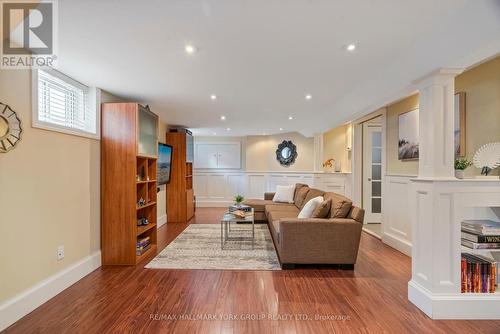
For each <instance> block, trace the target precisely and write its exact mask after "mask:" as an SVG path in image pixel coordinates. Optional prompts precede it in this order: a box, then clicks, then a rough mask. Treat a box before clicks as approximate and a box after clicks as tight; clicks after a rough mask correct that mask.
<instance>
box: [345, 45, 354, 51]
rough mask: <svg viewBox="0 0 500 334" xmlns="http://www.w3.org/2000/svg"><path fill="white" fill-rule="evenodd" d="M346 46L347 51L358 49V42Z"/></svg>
mask: <svg viewBox="0 0 500 334" xmlns="http://www.w3.org/2000/svg"><path fill="white" fill-rule="evenodd" d="M345 48H346V50H347V51H354V50H356V44H349V45H347V46H346V47H345Z"/></svg>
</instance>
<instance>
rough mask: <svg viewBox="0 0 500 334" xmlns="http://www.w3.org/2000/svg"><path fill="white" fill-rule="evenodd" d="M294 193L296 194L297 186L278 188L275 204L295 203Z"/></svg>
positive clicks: (274, 199)
mask: <svg viewBox="0 0 500 334" xmlns="http://www.w3.org/2000/svg"><path fill="white" fill-rule="evenodd" d="M294 193H295V185H291V186H276V193H275V194H274V197H273V202H281V203H293V194H294Z"/></svg>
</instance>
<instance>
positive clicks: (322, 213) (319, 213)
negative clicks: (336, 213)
mask: <svg viewBox="0 0 500 334" xmlns="http://www.w3.org/2000/svg"><path fill="white" fill-rule="evenodd" d="M331 205H332V200H331V199H327V200H325V201H323V202H321V204H320V205H318V206H317V207H316V209H314V211H313V214H312V218H326V217H327V216H328V214H329V213H330V206H331Z"/></svg>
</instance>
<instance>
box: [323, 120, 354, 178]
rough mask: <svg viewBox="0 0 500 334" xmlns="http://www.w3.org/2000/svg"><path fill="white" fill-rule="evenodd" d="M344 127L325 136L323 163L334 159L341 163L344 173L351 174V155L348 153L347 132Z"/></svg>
mask: <svg viewBox="0 0 500 334" xmlns="http://www.w3.org/2000/svg"><path fill="white" fill-rule="evenodd" d="M348 128H349V126H348V125H344V126H340V127H338V128H335V129H332V130H330V131H327V132H325V133H324V134H323V161H325V160H327V159H330V158H334V159H335V161H340V163H341V167H342V172H351V154H350V152H348V151H347V130H348Z"/></svg>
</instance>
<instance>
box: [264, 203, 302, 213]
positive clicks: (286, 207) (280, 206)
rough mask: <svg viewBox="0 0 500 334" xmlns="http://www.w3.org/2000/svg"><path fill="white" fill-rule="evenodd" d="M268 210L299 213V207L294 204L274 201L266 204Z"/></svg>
mask: <svg viewBox="0 0 500 334" xmlns="http://www.w3.org/2000/svg"><path fill="white" fill-rule="evenodd" d="M265 210H266V211H292V212H296V213H297V214H299V209H298V208H297V207H296V206H295V205H294V204H286V203H273V204H267V205H266V206H265Z"/></svg>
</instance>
